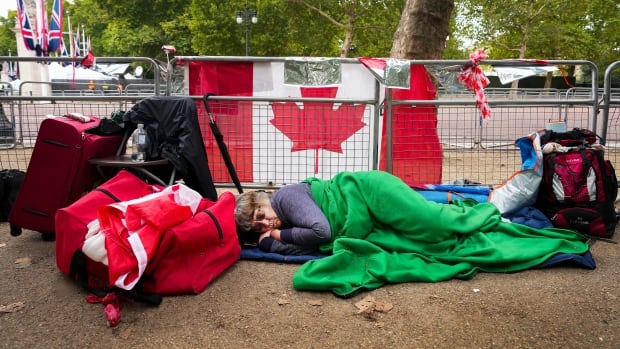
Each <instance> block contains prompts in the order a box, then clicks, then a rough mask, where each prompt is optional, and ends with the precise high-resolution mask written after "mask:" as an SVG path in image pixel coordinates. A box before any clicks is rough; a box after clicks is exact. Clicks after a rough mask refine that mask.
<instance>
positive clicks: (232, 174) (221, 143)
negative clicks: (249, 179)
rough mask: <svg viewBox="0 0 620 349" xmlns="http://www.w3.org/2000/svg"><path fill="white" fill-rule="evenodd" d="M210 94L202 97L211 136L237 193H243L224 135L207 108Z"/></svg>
mask: <svg viewBox="0 0 620 349" xmlns="http://www.w3.org/2000/svg"><path fill="white" fill-rule="evenodd" d="M210 96H214V94H213V93H207V94H206V95H205V96H204V97H203V101H204V104H205V108H206V109H207V114H208V115H209V126H211V131H212V132H213V137H215V140H216V141H217V146H218V147H219V148H220V152H221V153H222V158H223V159H224V162H225V163H226V168H227V169H228V173H230V177H231V178H232V180H233V182H234V183H235V187H237V191H239V193H243V188H241V182H240V181H239V177H237V172H236V171H235V165H234V164H233V162H232V160H231V159H230V154H229V153H228V148H227V147H226V143H224V136H222V132H220V129H219V128H218V127H217V124H216V123H215V119H214V118H213V115H211V109H209V101H208V99H209V97H210Z"/></svg>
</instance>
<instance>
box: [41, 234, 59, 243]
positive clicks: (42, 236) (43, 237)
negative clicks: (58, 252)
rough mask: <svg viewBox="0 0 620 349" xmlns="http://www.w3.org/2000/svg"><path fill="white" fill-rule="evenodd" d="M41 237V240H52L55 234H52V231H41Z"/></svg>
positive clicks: (54, 238)
mask: <svg viewBox="0 0 620 349" xmlns="http://www.w3.org/2000/svg"><path fill="white" fill-rule="evenodd" d="M41 239H42V240H43V241H54V240H56V234H54V233H41Z"/></svg>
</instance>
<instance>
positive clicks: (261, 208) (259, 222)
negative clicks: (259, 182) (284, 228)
mask: <svg viewBox="0 0 620 349" xmlns="http://www.w3.org/2000/svg"><path fill="white" fill-rule="evenodd" d="M235 223H236V224H237V231H238V232H240V233H251V232H254V233H264V232H266V231H268V230H270V229H277V228H280V225H281V221H280V219H279V217H278V215H277V214H276V213H275V212H274V210H273V208H272V207H271V201H270V199H269V194H268V193H266V192H264V191H251V192H246V193H243V194H241V195H239V196H238V197H237V203H236V206H235Z"/></svg>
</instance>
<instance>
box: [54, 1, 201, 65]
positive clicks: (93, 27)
mask: <svg viewBox="0 0 620 349" xmlns="http://www.w3.org/2000/svg"><path fill="white" fill-rule="evenodd" d="M190 2H191V1H190V0H132V1H116V0H75V1H74V2H73V4H70V3H66V6H65V9H66V10H67V16H70V17H71V24H72V26H75V25H77V24H83V25H85V27H86V32H87V35H89V36H90V37H91V44H92V48H93V52H94V53H95V55H100V56H121V57H122V56H143V57H151V58H155V59H163V58H164V57H165V53H164V52H163V51H162V50H161V46H162V45H167V44H172V41H175V43H174V46H175V47H176V48H177V50H179V51H180V52H183V54H193V51H192V49H191V45H190V38H189V35H188V34H189V30H188V28H187V26H186V24H187V17H186V16H185V13H186V12H187V11H188V7H189V4H190Z"/></svg>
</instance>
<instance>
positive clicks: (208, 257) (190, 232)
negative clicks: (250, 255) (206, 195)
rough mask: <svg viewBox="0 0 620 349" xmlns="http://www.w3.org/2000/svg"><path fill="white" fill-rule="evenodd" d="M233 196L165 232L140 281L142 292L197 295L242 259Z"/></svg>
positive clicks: (225, 197) (229, 195) (222, 195)
mask: <svg viewBox="0 0 620 349" xmlns="http://www.w3.org/2000/svg"><path fill="white" fill-rule="evenodd" d="M234 211H235V196H234V194H233V193H231V192H224V193H222V194H221V195H220V197H219V198H218V200H217V201H216V202H214V203H210V206H208V207H207V208H206V209H203V210H201V211H198V212H196V214H195V215H194V216H193V217H192V218H190V219H188V220H186V221H185V222H183V223H181V224H178V225H176V226H174V227H172V228H170V229H168V230H166V231H165V232H164V233H163V235H162V238H161V241H160V243H159V247H158V248H157V251H156V252H155V255H154V256H153V258H152V259H151V260H150V261H149V264H148V266H147V268H146V271H145V273H144V275H143V277H142V280H141V281H142V290H144V291H145V292H148V293H156V294H160V295H176V294H198V293H200V292H202V291H203V290H204V289H205V288H206V287H207V286H208V285H209V284H210V283H211V282H212V281H213V280H214V279H215V278H217V277H218V276H219V275H220V274H222V273H223V272H224V271H226V270H227V269H228V268H230V267H231V266H232V265H233V264H235V262H237V261H238V260H239V257H240V256H241V246H240V244H239V240H238V237H237V231H236V226H235V218H234Z"/></svg>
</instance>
